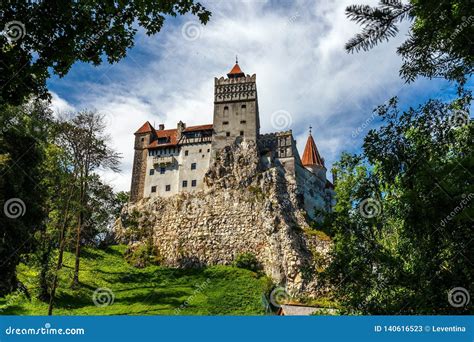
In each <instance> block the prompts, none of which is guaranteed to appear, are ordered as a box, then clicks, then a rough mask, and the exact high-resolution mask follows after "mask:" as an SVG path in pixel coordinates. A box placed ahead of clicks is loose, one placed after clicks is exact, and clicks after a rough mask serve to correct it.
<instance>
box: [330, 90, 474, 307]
mask: <svg viewBox="0 0 474 342" xmlns="http://www.w3.org/2000/svg"><path fill="white" fill-rule="evenodd" d="M463 95H464V96H463V97H461V98H459V99H457V100H455V101H453V102H451V103H443V102H441V101H438V100H431V101H428V102H427V103H426V104H424V105H422V106H420V107H419V108H416V109H413V108H410V109H409V110H407V111H406V112H403V113H401V112H400V111H399V109H398V104H397V101H396V99H392V100H391V101H390V103H389V104H388V105H384V106H380V107H378V108H377V112H378V114H379V115H380V116H381V118H382V119H383V121H384V125H383V126H382V127H380V128H379V129H377V130H371V131H370V132H369V133H368V134H367V136H366V137H365V139H364V146H363V152H362V153H361V154H360V155H355V156H350V155H344V156H343V157H342V158H341V160H340V161H339V162H338V163H337V165H336V170H337V174H338V181H337V184H336V193H337V199H338V201H337V205H336V208H335V211H334V214H333V216H332V218H331V220H330V227H329V229H330V230H331V231H332V233H333V236H334V248H333V251H332V254H333V262H332V264H331V266H330V267H329V269H328V272H327V275H328V277H329V279H330V280H331V282H332V283H333V284H338V286H337V288H336V292H337V296H338V298H340V299H341V301H342V302H343V304H344V305H345V307H346V308H347V309H348V310H349V311H352V312H354V311H355V312H362V313H370V314H395V313H405V314H413V313H416V314H421V313H424V314H440V313H449V314H453V313H460V314H462V313H468V312H472V306H470V307H469V306H467V305H466V306H461V307H454V306H451V305H450V304H449V301H448V293H449V291H450V290H452V289H453V288H456V287H463V288H465V289H466V291H470V290H471V289H470V287H471V286H472V284H473V283H474V282H473V281H474V269H473V268H472V263H473V262H474V249H473V248H472V220H471V217H473V215H474V212H473V206H472V200H474V186H473V179H472V176H471V175H470V173H469V170H472V169H473V167H474V157H473V156H474V153H473V152H474V150H473V144H472V141H473V138H474V124H473V123H472V121H471V120H470V119H469V112H468V108H469V105H470V102H471V96H470V94H468V93H466V94H463ZM471 292H472V291H471ZM465 304H467V303H465Z"/></svg>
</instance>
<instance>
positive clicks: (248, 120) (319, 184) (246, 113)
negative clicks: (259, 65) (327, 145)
mask: <svg viewBox="0 0 474 342" xmlns="http://www.w3.org/2000/svg"><path fill="white" fill-rule="evenodd" d="M259 117H260V114H259V108H258V97H257V84H256V75H255V74H254V75H252V76H250V75H245V74H244V73H243V72H242V70H241V68H240V66H239V64H238V62H237V61H236V64H235V65H234V67H233V68H232V70H231V71H230V72H229V73H228V74H227V78H224V77H221V78H215V82H214V117H213V123H212V124H206V125H199V126H186V124H185V123H183V122H182V121H180V122H178V124H177V127H176V128H174V129H165V127H164V125H163V124H160V125H159V126H158V129H156V128H155V127H153V126H152V125H151V124H150V123H149V122H148V121H147V122H146V123H145V124H143V126H141V127H140V128H139V129H138V130H137V131H136V132H135V146H134V148H135V154H134V161H133V171H132V184H131V192H130V200H131V202H137V201H139V200H141V199H142V198H149V197H153V196H160V197H170V196H173V195H176V194H178V193H182V192H193V191H197V190H202V189H204V188H205V187H206V184H205V182H204V179H205V176H206V173H207V172H208V170H209V167H210V166H211V165H212V163H213V162H214V161H215V160H216V158H218V156H219V154H220V152H222V150H223V149H225V148H226V147H227V146H231V145H233V144H240V143H242V142H244V141H245V142H247V143H255V144H256V146H257V149H258V158H259V160H258V163H259V167H260V169H261V170H262V171H263V170H267V169H269V168H272V167H275V166H277V167H279V169H280V170H282V172H284V173H285V174H286V175H287V176H289V177H290V178H292V179H294V183H295V185H296V192H297V194H298V200H299V202H300V204H301V206H302V207H303V208H304V209H305V211H306V212H307V214H308V215H309V216H310V217H311V218H317V217H318V215H319V214H318V212H328V211H331V209H332V207H333V205H334V201H335V193H334V187H333V184H332V183H331V182H330V181H329V180H328V179H327V178H326V172H327V170H326V167H325V166H324V159H323V158H321V156H320V154H319V152H318V149H317V147H316V144H315V142H314V139H313V137H312V135H311V131H310V133H309V136H308V139H307V142H306V147H305V149H304V152H303V157H302V158H300V155H299V153H298V150H297V148H296V141H295V139H294V137H293V134H292V131H291V130H290V131H286V132H276V133H270V134H260V119H259Z"/></svg>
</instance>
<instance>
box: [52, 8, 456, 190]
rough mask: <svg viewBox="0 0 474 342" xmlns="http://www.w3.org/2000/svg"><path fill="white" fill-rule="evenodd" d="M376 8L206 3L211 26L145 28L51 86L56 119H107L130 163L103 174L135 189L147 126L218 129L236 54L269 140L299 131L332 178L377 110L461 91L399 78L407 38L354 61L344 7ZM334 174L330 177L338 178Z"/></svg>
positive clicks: (192, 20) (171, 22) (119, 186)
mask: <svg viewBox="0 0 474 342" xmlns="http://www.w3.org/2000/svg"><path fill="white" fill-rule="evenodd" d="M377 2H378V0H375V1H374V0H336V1H331V0H307V1H294V2H293V1H286V0H280V1H271V0H253V1H251V0H240V1H228V0H212V1H201V3H202V4H204V5H205V6H206V7H207V8H208V9H209V10H210V11H211V12H212V16H211V19H210V21H209V23H208V24H207V25H206V26H203V25H201V24H200V23H199V22H198V21H197V18H196V17H194V16H192V15H186V16H182V17H179V18H169V19H167V20H166V21H165V24H164V27H163V29H162V30H161V32H160V33H158V34H156V35H154V36H147V35H146V34H145V33H144V32H143V31H142V30H139V32H138V34H137V36H136V42H135V46H134V47H133V48H132V49H130V50H129V52H128V55H127V57H126V58H125V59H123V60H122V61H120V62H119V63H116V64H113V65H110V64H107V63H104V64H102V65H101V66H98V67H94V66H92V65H90V64H84V63H76V64H75V65H74V66H73V68H72V69H71V71H70V72H69V74H68V75H67V76H65V77H63V78H61V79H59V78H57V77H52V78H51V79H50V80H49V83H48V87H49V89H50V91H51V93H52V95H53V101H52V107H53V110H54V111H55V112H57V113H61V112H71V111H78V110H84V109H89V110H97V111H99V112H101V113H102V114H104V116H105V119H106V123H107V127H108V133H109V134H110V136H111V144H112V146H113V147H114V148H115V149H116V150H117V151H118V152H120V153H121V154H122V157H123V158H122V162H121V169H122V171H121V173H119V174H114V173H113V172H111V171H100V173H101V175H102V176H103V177H104V178H105V180H106V181H107V182H109V183H110V184H111V185H112V186H113V187H114V189H115V190H116V191H121V190H125V191H128V190H129V189H130V182H131V168H132V164H133V140H134V135H133V133H134V132H135V131H136V130H137V129H138V128H139V127H140V126H141V125H142V124H143V123H144V122H146V121H150V122H151V123H152V124H154V125H155V126H158V124H160V123H164V124H165V127H166V128H176V124H177V122H178V121H180V120H182V121H183V122H185V123H186V124H187V125H197V124H207V123H212V114H213V92H214V77H221V76H225V75H226V74H227V73H228V72H229V71H230V69H231V68H232V67H233V65H234V63H235V58H236V55H237V56H238V60H239V65H240V67H241V68H242V70H243V72H244V73H246V74H250V75H252V74H256V75H257V92H258V100H259V110H260V123H261V133H268V132H275V131H284V130H289V129H292V130H293V134H294V137H295V139H296V141H297V145H298V149H299V151H300V154H302V152H303V149H304V144H305V142H306V139H307V136H308V128H309V126H312V127H313V129H312V131H313V137H314V139H315V142H316V145H317V147H318V149H319V152H320V154H321V155H322V157H323V158H324V159H325V163H326V167H327V169H328V170H330V168H331V165H332V163H334V162H335V161H337V160H338V158H339V156H340V155H341V152H343V151H347V152H350V153H356V152H358V151H360V147H361V144H362V141H363V138H364V136H365V134H367V132H368V131H369V130H370V129H371V128H376V127H377V126H378V125H380V122H379V120H378V118H377V117H375V116H374V115H373V109H374V108H375V107H376V106H378V105H380V104H383V103H385V102H386V101H387V100H388V99H390V98H391V97H393V96H398V97H399V98H400V103H401V104H402V106H417V105H419V104H421V103H423V102H425V101H426V99H428V98H429V97H441V98H444V97H446V96H449V94H452V93H453V89H452V86H451V85H449V84H448V83H447V82H445V81H428V80H424V79H420V80H417V81H416V82H414V83H412V84H406V83H405V82H404V81H403V80H401V79H400V77H399V69H400V66H401V58H400V56H398V55H397V54H396V48H397V46H399V45H400V44H401V42H403V41H404V40H405V39H406V32H407V27H408V26H407V24H405V25H404V26H402V27H401V31H400V34H399V35H398V36H397V37H395V38H394V39H392V40H390V41H389V42H387V43H383V44H379V46H377V47H376V48H374V49H372V50H371V51H369V52H360V53H355V54H348V53H346V52H345V50H344V44H345V43H346V42H347V41H348V40H349V39H350V38H351V37H352V36H353V35H354V34H355V33H357V32H359V30H360V27H359V26H357V25H356V24H355V23H352V22H350V21H349V20H348V19H347V18H346V17H345V14H344V10H345V8H346V6H347V5H350V4H354V3H363V4H372V5H374V4H376V3H377ZM330 177H331V176H330V175H329V174H328V178H329V179H330Z"/></svg>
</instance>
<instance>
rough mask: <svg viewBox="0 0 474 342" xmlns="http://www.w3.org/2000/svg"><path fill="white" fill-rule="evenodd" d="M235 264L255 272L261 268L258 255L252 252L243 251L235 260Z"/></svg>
mask: <svg viewBox="0 0 474 342" xmlns="http://www.w3.org/2000/svg"><path fill="white" fill-rule="evenodd" d="M234 266H235V267H238V268H243V269H246V270H250V271H254V272H257V271H259V270H260V269H261V266H260V263H259V262H258V260H257V257H256V256H255V255H253V254H252V253H242V254H239V255H237V257H236V258H235V261H234Z"/></svg>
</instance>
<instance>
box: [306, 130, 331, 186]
mask: <svg viewBox="0 0 474 342" xmlns="http://www.w3.org/2000/svg"><path fill="white" fill-rule="evenodd" d="M301 163H302V164H303V166H304V167H305V168H306V169H308V170H309V171H311V172H312V173H314V174H315V175H317V176H319V177H320V178H322V179H326V167H325V166H324V160H323V158H321V155H320V154H319V151H318V148H317V147H316V143H315V142H314V139H313V135H312V134H311V126H310V128H309V135H308V140H306V146H305V148H304V152H303V157H302V158H301Z"/></svg>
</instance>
